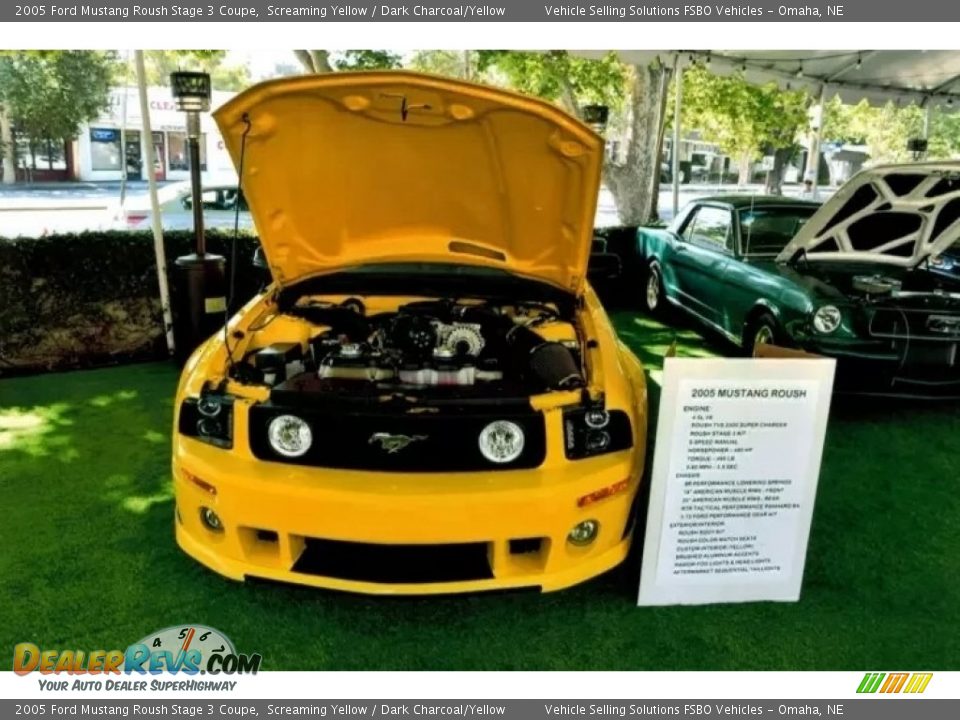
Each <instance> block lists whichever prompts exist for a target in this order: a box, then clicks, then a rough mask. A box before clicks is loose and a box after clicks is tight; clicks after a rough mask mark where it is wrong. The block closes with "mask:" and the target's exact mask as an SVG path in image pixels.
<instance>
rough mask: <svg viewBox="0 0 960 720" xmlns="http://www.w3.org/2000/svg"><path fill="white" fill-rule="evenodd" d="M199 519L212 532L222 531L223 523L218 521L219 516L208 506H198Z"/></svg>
mask: <svg viewBox="0 0 960 720" xmlns="http://www.w3.org/2000/svg"><path fill="white" fill-rule="evenodd" d="M200 521H201V522H202V523H203V524H204V525H205V526H206V527H207V529H208V530H212V531H213V532H223V523H222V522H220V516H219V515H217V514H216V513H215V512H214V511H213V510H211V509H210V508H208V507H201V508H200Z"/></svg>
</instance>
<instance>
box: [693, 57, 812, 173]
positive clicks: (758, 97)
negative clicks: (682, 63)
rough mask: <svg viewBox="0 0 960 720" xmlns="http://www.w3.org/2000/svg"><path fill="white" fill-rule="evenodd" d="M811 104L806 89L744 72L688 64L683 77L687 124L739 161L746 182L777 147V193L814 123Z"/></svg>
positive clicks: (775, 157)
mask: <svg viewBox="0 0 960 720" xmlns="http://www.w3.org/2000/svg"><path fill="white" fill-rule="evenodd" d="M809 105H810V97H809V96H808V95H807V94H806V93H805V92H803V91H799V90H782V89H781V88H779V87H778V86H777V85H776V84H775V83H769V84H767V85H753V84H751V83H749V82H747V81H746V80H745V79H744V78H743V76H742V75H740V74H734V75H729V76H720V75H714V74H712V73H710V72H709V71H708V70H707V69H706V68H704V67H702V66H700V65H694V66H692V67H690V68H688V69H687V71H686V72H685V73H684V77H683V116H684V124H685V125H686V126H687V127H695V128H697V129H698V130H700V131H701V133H702V137H703V138H704V139H705V140H707V141H709V142H713V143H716V144H717V145H719V146H720V149H721V150H723V151H724V152H725V153H726V154H728V155H730V156H731V157H734V158H736V159H737V162H738V165H739V168H740V178H739V182H740V183H741V184H744V183H747V182H749V181H750V170H751V167H752V165H753V162H754V161H755V160H756V159H757V158H758V157H759V156H760V153H761V152H762V151H764V150H767V149H772V150H773V151H774V162H775V168H774V171H773V173H772V175H773V176H774V177H773V178H772V179H770V180H768V191H772V192H779V188H780V183H781V178H782V173H783V166H784V165H785V161H786V159H787V157H788V156H789V154H790V152H791V151H792V150H793V149H794V147H795V144H796V138H797V135H798V134H800V133H801V132H803V131H804V129H805V128H806V127H807V125H808V122H809V121H808V117H807V112H808V108H809ZM771 180H772V181H771Z"/></svg>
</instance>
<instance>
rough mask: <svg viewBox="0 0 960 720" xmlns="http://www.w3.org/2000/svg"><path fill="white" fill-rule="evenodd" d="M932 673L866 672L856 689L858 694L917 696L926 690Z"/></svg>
mask: <svg viewBox="0 0 960 720" xmlns="http://www.w3.org/2000/svg"><path fill="white" fill-rule="evenodd" d="M932 677H933V673H928V672H921V673H907V672H892V673H882V672H868V673H867V674H866V675H864V676H863V680H861V681H860V685H859V687H857V692H858V693H884V694H893V693H908V694H912V695H915V694H919V693H922V692H923V691H924V690H926V689H927V685H929V684H930V679H931V678H932Z"/></svg>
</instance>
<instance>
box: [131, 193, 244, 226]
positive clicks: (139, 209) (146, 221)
mask: <svg viewBox="0 0 960 720" xmlns="http://www.w3.org/2000/svg"><path fill="white" fill-rule="evenodd" d="M202 198H203V221H204V226H205V227H207V228H219V229H229V230H232V229H233V225H234V220H235V217H234V216H235V213H236V210H237V204H238V203H239V205H240V215H239V221H240V222H239V227H240V229H242V230H252V229H253V220H252V218H251V216H250V208H249V207H247V201H246V199H245V198H244V197H243V192H242V191H240V190H239V189H238V188H237V184H236V183H235V182H234V183H232V184H218V185H210V186H207V187H204V188H203V190H202ZM157 199H158V201H159V204H160V217H161V219H162V224H163V227H164V229H165V230H190V229H192V228H193V194H192V193H191V190H190V183H188V182H178V183H172V184H170V185H165V186H164V187H162V188H159V189H158V190H157ZM151 216H152V212H151V208H150V196H149V194H144V195H141V196H138V197H137V198H135V199H134V200H132V201H131V202H130V203H128V204H127V206H126V208H125V212H124V214H123V216H122V217H121V218H120V219H118V223H119V226H122V227H125V228H127V229H130V230H146V229H149V228H150V224H151V222H152V221H151Z"/></svg>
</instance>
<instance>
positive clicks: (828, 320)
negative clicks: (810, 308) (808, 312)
mask: <svg viewBox="0 0 960 720" xmlns="http://www.w3.org/2000/svg"><path fill="white" fill-rule="evenodd" d="M842 319H843V316H842V315H841V314H840V309H839V308H838V307H836V306H835V305H824V306H823V307H821V308H817V311H816V312H815V313H814V314H813V329H814V330H816V331H817V332H818V333H822V334H824V335H829V334H830V333H832V332H834V331H835V330H836V329H837V328H838V327H840V321H841V320H842Z"/></svg>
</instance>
